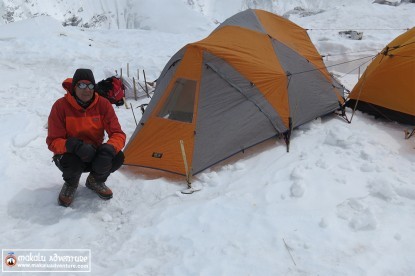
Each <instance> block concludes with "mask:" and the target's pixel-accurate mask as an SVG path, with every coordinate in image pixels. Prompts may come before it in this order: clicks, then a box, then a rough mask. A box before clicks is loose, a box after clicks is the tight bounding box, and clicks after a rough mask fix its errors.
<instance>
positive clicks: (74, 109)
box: [46, 69, 125, 207]
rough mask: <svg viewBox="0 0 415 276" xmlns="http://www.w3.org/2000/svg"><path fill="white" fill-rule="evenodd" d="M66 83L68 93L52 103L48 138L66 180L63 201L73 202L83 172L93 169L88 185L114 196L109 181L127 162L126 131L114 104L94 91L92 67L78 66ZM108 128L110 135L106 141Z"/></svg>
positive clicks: (107, 196)
mask: <svg viewBox="0 0 415 276" xmlns="http://www.w3.org/2000/svg"><path fill="white" fill-rule="evenodd" d="M62 85H63V86H64V88H65V89H66V90H67V92H68V93H67V94H66V95H65V96H64V97H62V98H60V99H59V100H57V101H56V102H55V104H54V105H53V106H52V110H51V112H50V115H49V119H48V137H47V138H46V143H47V144H48V147H49V149H50V150H51V151H52V152H53V153H54V156H53V161H54V162H55V164H56V166H57V167H58V168H59V169H60V170H61V171H62V177H63V180H64V181H65V183H64V184H63V187H62V190H61V192H60V194H59V198H58V201H59V204H60V205H62V206H65V207H68V206H69V205H71V203H72V201H73V198H74V195H75V191H76V189H77V188H78V184H79V179H80V178H81V174H82V173H83V172H90V174H89V175H88V178H87V180H86V183H85V185H86V187H88V188H89V189H91V190H93V191H94V192H96V193H97V194H98V195H99V196H100V197H101V198H102V199H110V198H112V191H111V189H110V188H108V187H107V186H106V185H105V181H106V180H107V178H108V176H109V175H110V174H111V173H112V172H115V171H116V170H118V169H119V168H120V167H121V165H122V164H123V162H124V153H123V152H122V151H121V149H122V148H123V147H124V145H125V133H124V132H123V131H122V130H121V126H120V124H119V122H118V118H117V115H116V114H115V112H114V109H113V107H112V105H111V103H110V102H109V101H108V100H107V99H105V98H103V97H101V96H99V95H98V94H97V93H95V92H94V88H95V78H94V75H93V73H92V71H91V70H89V69H77V70H76V72H75V74H74V76H73V78H72V81H71V79H66V80H65V81H64V83H63V84H62ZM104 131H105V132H106V133H107V134H108V137H109V139H108V141H107V142H106V143H103V142H104Z"/></svg>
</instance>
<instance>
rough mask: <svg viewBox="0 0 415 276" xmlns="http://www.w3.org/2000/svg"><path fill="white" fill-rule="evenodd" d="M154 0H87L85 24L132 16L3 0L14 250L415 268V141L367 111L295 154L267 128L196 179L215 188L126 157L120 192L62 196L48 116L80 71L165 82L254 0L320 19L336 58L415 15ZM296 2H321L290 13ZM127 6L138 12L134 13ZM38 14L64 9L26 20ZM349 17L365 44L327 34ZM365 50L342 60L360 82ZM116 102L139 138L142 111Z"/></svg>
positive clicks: (108, 269)
mask: <svg viewBox="0 0 415 276" xmlns="http://www.w3.org/2000/svg"><path fill="white" fill-rule="evenodd" d="M148 2H152V1H141V2H140V1H127V0H125V1H103V0H101V1H98V0H91V1H85V2H84V3H83V5H82V9H83V11H82V12H79V13H84V14H88V16H83V17H82V18H83V20H84V21H83V22H89V20H90V18H91V16H93V14H95V13H94V12H93V11H92V10H100V12H99V13H100V14H107V13H108V10H111V11H112V12H113V13H114V14H115V11H114V10H115V5H117V6H118V12H117V15H114V17H111V20H110V21H108V22H106V23H105V24H106V25H105V24H102V25H101V26H96V27H95V28H79V27H63V26H62V22H63V21H64V20H65V18H67V17H65V14H66V13H67V11H69V10H70V11H71V12H73V13H76V12H78V10H79V8H81V6H79V3H80V2H79V1H69V0H62V1H60V2H56V1H55V2H53V1H30V0H28V1H16V0H15V1H12V0H3V1H0V11H1V12H2V14H5V9H7V8H8V7H11V6H13V5H14V6H19V9H17V11H15V13H16V14H20V15H19V16H17V15H16V17H15V21H16V22H13V23H8V24H3V25H0V48H1V51H0V64H1V65H2V66H0V84H1V85H0V102H1V104H0V121H1V122H2V123H1V126H2V129H3V131H2V132H1V134H0V149H1V157H0V187H2V188H3V190H2V196H1V197H0V231H1V232H2V233H4V235H2V237H1V238H0V244H1V246H2V248H8V249H11V248H15V249H18V248H38V249H42V248H56V249H65V248H84V249H91V252H92V274H93V275H261V276H262V275H328V276H329V275H351V276H354V275H374V276H375V275H376V276H377V275H415V262H414V260H415V253H414V252H415V236H414V231H415V221H414V220H413V214H414V212H415V184H414V181H413V179H414V177H415V149H414V147H415V140H414V139H413V138H412V139H410V140H404V139H403V129H404V128H406V127H408V126H404V125H400V124H397V123H389V122H385V121H381V120H375V119H374V118H373V117H372V116H368V115H365V114H362V113H360V112H357V113H356V115H355V116H354V119H353V122H352V124H347V123H345V122H344V121H343V120H342V119H340V118H338V117H336V116H327V117H324V118H321V119H317V120H315V121H313V122H310V123H308V124H306V125H304V126H302V127H301V128H299V129H297V130H295V131H294V133H293V137H292V142H291V148H290V152H289V153H287V152H286V148H285V145H284V142H283V141H282V140H269V141H267V142H265V143H263V144H261V145H258V146H256V147H254V148H252V149H249V150H248V151H246V152H245V154H239V155H236V156H234V157H233V158H231V159H228V160H226V161H224V162H223V163H221V164H218V165H216V166H214V167H212V168H210V169H208V170H206V171H204V172H202V173H201V174H199V175H197V176H196V177H195V179H194V185H196V186H199V187H202V188H203V189H202V190H201V191H200V192H198V193H194V194H192V195H190V196H184V195H182V194H180V193H179V192H178V191H180V190H181V189H184V188H185V187H186V185H185V181H184V179H183V177H180V176H176V175H172V174H168V173H162V172H159V171H154V170H148V169H141V168H131V167H123V168H122V169H120V170H119V171H118V172H116V173H114V174H113V175H112V176H111V177H110V178H109V180H108V182H107V184H108V186H109V187H111V188H112V189H113V191H114V198H113V199H112V200H110V201H107V202H105V201H102V200H100V199H99V198H98V197H97V196H96V195H94V194H93V193H92V192H91V191H89V190H88V189H86V188H85V187H84V185H81V187H80V188H79V190H78V193H77V197H76V199H75V201H74V203H73V206H71V207H70V208H63V207H60V206H58V205H57V195H58V193H59V190H60V188H61V185H62V184H63V182H62V179H61V174H60V172H59V171H58V169H57V168H56V167H55V165H54V164H53V163H52V162H51V152H49V151H48V149H47V146H46V143H45V138H46V135H47V130H46V129H45V128H44V126H45V123H46V121H47V117H48V114H49V111H50V108H51V106H52V104H53V103H54V101H55V100H56V99H58V98H59V97H61V96H62V95H63V94H64V91H63V89H62V88H61V82H62V81H63V80H64V79H65V78H66V77H71V76H72V74H73V72H74V71H75V69H76V68H79V67H86V68H91V69H93V70H94V73H95V77H96V79H102V78H104V77H105V72H107V71H108V70H110V71H111V70H112V71H113V70H115V69H119V68H120V67H124V69H125V66H126V64H127V63H129V64H130V68H134V70H135V69H136V68H140V69H143V68H144V69H145V70H146V73H147V77H148V79H156V78H157V77H158V74H160V71H161V70H162V69H163V66H164V65H165V63H166V62H167V61H168V59H169V58H170V57H171V56H172V55H173V54H174V53H175V52H176V51H177V50H179V49H180V48H181V47H182V46H184V45H185V44H186V43H189V42H193V41H197V40H199V39H202V38H203V37H205V36H206V35H208V34H209V32H210V31H211V30H213V29H214V28H215V27H216V24H215V23H214V20H217V21H223V20H224V19H225V18H226V17H227V16H230V15H232V14H233V13H235V12H238V11H239V10H241V9H244V8H246V7H252V5H254V4H255V5H257V7H258V6H260V7H263V8H267V9H269V10H272V11H274V12H277V13H279V14H286V15H287V16H289V18H290V19H291V20H293V21H294V22H296V23H297V24H299V25H301V26H303V27H306V28H309V29H316V30H312V31H309V34H310V37H311V38H312V40H313V42H314V43H315V44H316V46H317V48H318V49H319V51H320V52H321V53H322V54H332V56H331V57H329V59H328V60H326V61H327V62H328V63H330V62H331V63H337V62H342V61H347V60H350V59H355V58H359V57H362V56H363V55H366V54H367V53H365V52H363V51H368V53H369V54H375V53H376V51H377V50H379V49H381V48H382V47H383V46H384V45H385V44H386V43H388V42H389V41H390V40H392V39H393V38H394V37H395V36H397V35H399V34H400V33H402V32H403V30H402V29H404V28H408V27H412V26H414V25H415V18H414V17H413V14H414V12H415V4H402V5H399V6H397V7H392V6H386V5H378V4H372V3H371V2H372V1H358V0H353V1H347V4H343V3H346V2H344V1H340V0H336V1H306V0H302V1H300V0H298V1H241V0H233V1H217V0H205V1H202V0H193V1H190V0H188V1H179V0H177V1H167V0H166V1H163V0H159V1H154V3H152V4H149V3H148ZM133 3H134V5H135V4H137V5H138V6H139V8H138V9H137V10H134V8H132V6H129V5H133ZM32 4H33V6H32ZM76 5H78V6H76ZM101 7H102V9H101ZM296 7H302V8H303V9H304V10H306V11H312V12H313V13H315V14H313V15H309V16H303V15H304V14H300V13H294V12H292V11H294V8H296ZM322 10H323V11H322ZM20 11H21V12H22V13H20ZM297 11H298V9H297ZM127 12H128V14H133V13H134V12H136V14H137V17H135V19H134V20H133V21H134V22H135V23H128V22H132V21H128V20H126V17H125V14H126V13H127ZM35 13H39V14H41V13H47V14H49V15H50V16H37V17H36V18H29V19H28V17H30V16H28V15H30V14H32V15H33V14H35ZM121 13H122V14H121ZM287 13H288V14H287ZM55 14H56V15H55ZM144 14H147V15H151V16H148V18H147V19H145V18H144V17H140V16H141V15H142V16H144ZM117 18H118V19H119V21H118V22H122V23H120V25H119V29H118V26H117V27H115V25H116V23H115V22H116V21H117ZM121 18H122V20H121ZM127 18H129V17H128V16H127ZM172 22H174V23H172ZM129 24H131V26H134V27H131V28H129V27H128V25H129ZM134 24H136V25H134ZM349 28H354V29H356V30H359V29H360V30H363V32H364V37H363V40H361V41H354V40H348V39H346V38H342V37H340V36H339V35H338V34H337V32H338V30H317V29H349ZM369 29H370V30H369ZM373 29H390V30H387V31H386V30H383V31H377V30H373ZM346 53H347V54H346ZM335 54H341V55H338V56H335ZM364 61H365V60H360V61H359V62H356V63H354V64H353V65H350V66H349V67H347V66H345V67H338V66H336V67H332V68H330V70H331V71H333V72H335V73H336V74H338V75H339V76H342V78H341V79H340V80H341V81H342V82H343V84H344V85H345V86H346V87H348V88H352V87H353V85H354V84H355V83H356V81H357V78H358V76H357V71H356V70H355V71H353V72H352V73H351V74H348V75H345V73H347V72H349V71H350V70H351V69H353V68H356V67H357V66H358V65H359V64H361V63H362V62H364ZM129 102H130V103H131V104H132V105H133V106H134V107H137V106H138V105H140V104H141V103H147V102H148V100H147V99H146V98H141V99H139V101H134V100H131V99H130V100H129ZM134 111H135V115H136V117H137V119H139V117H140V116H141V115H140V112H139V109H134ZM116 113H117V115H118V116H119V119H120V123H121V125H122V128H123V129H124V131H125V132H126V134H127V136H128V137H129V136H130V135H131V134H132V133H133V131H134V127H135V123H134V119H133V116H132V113H131V110H127V109H125V108H124V107H120V108H116ZM348 113H349V115H350V114H351V111H350V110H349V111H348ZM85 178H86V175H85V176H83V177H82V179H81V181H82V182H83V181H85ZM290 254H291V255H292V256H290ZM60 275H62V274H60Z"/></svg>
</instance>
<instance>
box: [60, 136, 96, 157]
mask: <svg viewBox="0 0 415 276" xmlns="http://www.w3.org/2000/svg"><path fill="white" fill-rule="evenodd" d="M65 146H66V151H67V152H70V153H74V154H76V155H77V156H78V157H79V158H81V160H82V161H83V162H85V163H89V162H91V161H92V159H94V157H95V152H96V150H95V148H94V147H93V146H92V145H90V144H87V143H84V142H82V140H80V139H78V138H74V137H69V138H68V139H66V144H65Z"/></svg>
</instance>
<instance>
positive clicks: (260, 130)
mask: <svg viewBox="0 0 415 276" xmlns="http://www.w3.org/2000/svg"><path fill="white" fill-rule="evenodd" d="M246 88H247V87H243V89H246ZM249 88H250V87H248V89H249ZM251 89H252V90H255V88H254V87H252V88H251ZM251 93H252V92H251ZM254 93H255V92H253V93H252V94H254ZM199 97H200V100H199V106H198V118H197V123H196V136H195V151H194V155H193V173H194V174H196V173H198V172H200V171H202V170H204V169H206V168H208V167H210V166H212V165H213V164H215V163H217V162H219V161H221V160H223V159H225V158H227V157H229V156H231V155H233V154H235V153H238V152H241V151H243V150H244V149H246V148H249V147H251V146H253V145H255V144H257V143H259V142H261V141H264V140H266V139H269V138H271V137H273V136H275V135H276V130H275V128H274V126H273V125H272V123H271V122H270V120H269V119H268V118H267V116H266V115H265V114H264V113H263V112H260V111H259V109H258V107H257V106H256V105H255V104H254V103H253V102H252V101H249V100H247V99H246V97H245V96H244V95H243V94H241V93H240V92H239V91H238V90H237V89H236V88H235V87H234V86H231V85H230V84H229V83H228V82H226V81H225V80H224V79H223V78H222V77H221V76H219V75H218V74H217V73H216V72H214V71H213V70H212V69H211V68H206V67H205V68H204V69H203V74H202V80H201V89H200V96H199ZM274 113H275V112H274Z"/></svg>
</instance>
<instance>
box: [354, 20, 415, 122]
mask: <svg viewBox="0 0 415 276" xmlns="http://www.w3.org/2000/svg"><path fill="white" fill-rule="evenodd" d="M347 106H349V107H351V108H357V109H359V110H361V111H363V112H366V113H369V114H372V115H375V116H376V117H383V118H385V119H387V120H392V121H397V122H400V123H404V124H409V125H415V28H412V29H410V30H409V31H407V32H405V33H403V34H402V35H400V36H398V37H397V38H395V39H394V40H393V41H392V42H390V43H389V44H388V45H387V46H386V47H385V48H384V49H383V50H382V51H381V52H380V53H379V54H378V55H377V56H376V58H375V59H374V60H373V61H372V62H371V63H370V64H369V66H368V67H367V69H366V70H365V73H364V74H363V75H362V77H361V78H360V79H359V81H358V82H357V84H356V86H355V87H354V88H353V90H352V92H351V93H350V95H349V100H348V101H347Z"/></svg>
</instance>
